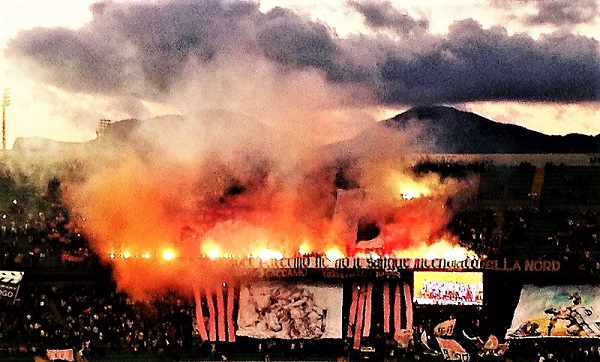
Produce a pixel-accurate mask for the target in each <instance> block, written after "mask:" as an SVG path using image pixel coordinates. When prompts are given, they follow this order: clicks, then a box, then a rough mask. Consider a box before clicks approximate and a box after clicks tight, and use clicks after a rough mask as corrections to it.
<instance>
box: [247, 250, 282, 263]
mask: <svg viewBox="0 0 600 362" xmlns="http://www.w3.org/2000/svg"><path fill="white" fill-rule="evenodd" d="M254 255H255V256H257V257H258V258H259V259H260V260H265V261H266V260H270V259H274V260H281V259H283V253H282V252H281V251H278V250H271V249H260V250H258V251H257V252H256V253H255V254H254Z"/></svg>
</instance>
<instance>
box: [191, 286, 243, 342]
mask: <svg viewBox="0 0 600 362" xmlns="http://www.w3.org/2000/svg"><path fill="white" fill-rule="evenodd" d="M237 298H238V291H237V289H236V288H235V286H234V285H232V284H227V285H223V286H221V285H219V286H216V287H214V288H205V289H203V290H202V291H201V290H199V289H196V290H195V291H194V299H195V301H196V326H197V328H198V334H199V335H200V338H202V340H203V341H211V342H216V341H220V342H235V331H236V326H235V322H234V320H235V316H234V314H235V301H236V299H237ZM204 306H206V308H204Z"/></svg>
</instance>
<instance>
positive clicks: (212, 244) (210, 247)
mask: <svg viewBox="0 0 600 362" xmlns="http://www.w3.org/2000/svg"><path fill="white" fill-rule="evenodd" d="M200 251H201V252H202V255H205V256H207V257H209V258H210V259H217V258H219V257H221V255H222V252H221V248H220V247H219V244H218V243H217V242H216V241H215V240H213V239H211V238H207V239H206V240H204V241H203V242H202V244H201V245H200Z"/></svg>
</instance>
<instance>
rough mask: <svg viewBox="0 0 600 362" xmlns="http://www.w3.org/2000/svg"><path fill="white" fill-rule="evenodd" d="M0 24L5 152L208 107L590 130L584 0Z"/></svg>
mask: <svg viewBox="0 0 600 362" xmlns="http://www.w3.org/2000/svg"><path fill="white" fill-rule="evenodd" d="M0 13H1V14H2V15H1V18H0V20H1V21H0V52H1V54H2V55H1V57H0V71H1V73H0V88H2V89H10V99H11V103H10V105H9V106H8V107H7V108H6V120H7V126H6V132H7V133H6V138H7V148H10V147H12V144H13V142H14V141H15V139H17V138H19V137H33V136H35V137H42V138H49V139H54V140H60V141H68V142H84V141H88V140H92V139H94V138H95V137H96V130H97V126H98V122H99V120H100V119H109V120H112V121H118V120H122V119H128V118H142V119H143V118H149V117H153V116H159V115H163V114H181V115H184V116H190V115H193V114H195V113H197V112H202V111H205V110H210V109H226V110H228V111H233V112H238V113H241V114H244V115H246V116H248V117H252V118H255V119H258V120H260V121H261V122H264V123H266V124H269V125H275V126H282V127H284V128H288V130H289V129H294V127H295V124H297V123H302V124H303V125H304V124H306V125H307V126H306V125H304V126H306V127H308V130H309V131H308V132H307V134H309V135H310V137H314V138H315V139H317V140H319V141H320V142H331V141H335V140H337V139H343V138H347V137H351V136H352V132H354V131H356V130H359V129H363V128H365V127H367V126H368V125H370V124H373V123H374V122H377V121H379V120H382V119H385V118H388V117H391V116H393V115H395V114H397V113H400V112H402V111H404V110H406V109H408V108H410V107H412V106H415V105H421V104H442V105H448V106H454V107H457V108H459V109H463V110H467V111H472V112H475V113H478V114H480V115H482V116H484V117H487V118H490V119H492V120H495V121H498V122H503V123H511V124H518V125H521V126H524V127H526V128H529V129H533V130H536V131H539V132H542V133H545V134H558V135H564V134H568V133H582V134H588V135H597V134H600V102H599V100H600V50H599V41H600V1H598V0H552V1H547V0H455V1H452V2H442V1H431V0H430V1H416V0H406V1H402V2H399V1H385V0H381V1H362V0H328V1H317V0H262V1H260V2H259V1H251V0H207V1H189V0H187V1H185V0H171V1H167V0H149V1H141V0H138V1H135V0H113V1H90V0H54V1H52V2H45V1H38V0H21V1H18V2H9V1H2V2H0ZM288 119H291V121H289V122H284V121H282V120H288ZM304 126H303V127H304ZM307 137H308V136H307Z"/></svg>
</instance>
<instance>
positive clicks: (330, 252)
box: [325, 248, 344, 261]
mask: <svg viewBox="0 0 600 362" xmlns="http://www.w3.org/2000/svg"><path fill="white" fill-rule="evenodd" d="M325 257H326V258H327V259H329V260H330V261H336V260H338V259H341V258H343V257H344V254H343V253H342V252H341V251H340V249H338V248H331V249H327V250H325Z"/></svg>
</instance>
